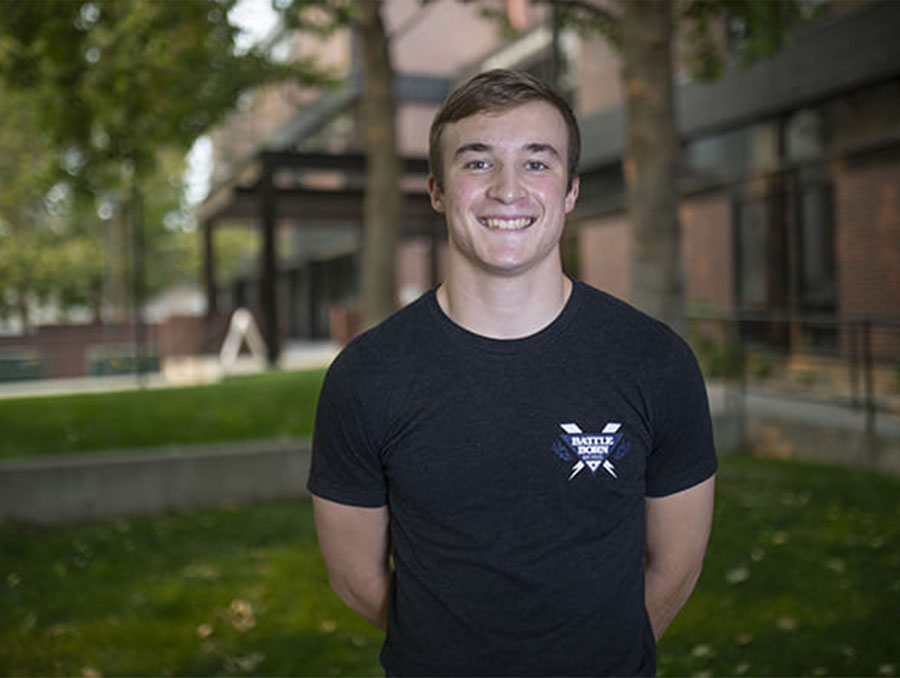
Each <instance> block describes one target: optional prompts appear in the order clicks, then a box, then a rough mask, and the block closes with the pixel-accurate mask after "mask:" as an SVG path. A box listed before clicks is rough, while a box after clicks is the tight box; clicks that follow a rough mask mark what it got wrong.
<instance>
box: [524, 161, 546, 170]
mask: <svg viewBox="0 0 900 678" xmlns="http://www.w3.org/2000/svg"><path fill="white" fill-rule="evenodd" d="M525 166H526V167H527V168H528V169H530V170H545V169H550V168H549V166H548V165H547V163H545V162H541V161H540V160H529V161H528V162H527V163H525Z"/></svg>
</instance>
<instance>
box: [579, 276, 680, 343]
mask: <svg viewBox="0 0 900 678" xmlns="http://www.w3.org/2000/svg"><path fill="white" fill-rule="evenodd" d="M576 284H577V285H578V289H579V291H580V293H581V295H582V298H583V299H584V306H585V309H584V310H585V311H586V313H582V318H583V319H586V320H587V321H588V322H593V323H596V324H598V325H603V326H604V327H605V328H607V330H613V331H616V332H618V333H621V334H627V335H628V336H630V337H631V338H632V339H646V340H649V341H664V342H665V341H669V340H672V339H677V337H678V334H677V333H676V332H675V331H674V330H672V329H671V328H670V327H669V326H668V325H666V324H665V323H663V322H661V321H659V320H657V319H656V318H654V317H652V316H650V315H647V314H646V313H645V312H643V311H641V310H640V309H638V308H637V307H635V306H632V305H631V304H629V303H628V302H627V301H625V300H623V299H620V298H619V297H616V296H613V295H612V294H610V293H608V292H604V291H603V290H600V289H597V288H596V287H592V286H591V285H589V284H587V283H585V282H581V281H579V282H577V283H576Z"/></svg>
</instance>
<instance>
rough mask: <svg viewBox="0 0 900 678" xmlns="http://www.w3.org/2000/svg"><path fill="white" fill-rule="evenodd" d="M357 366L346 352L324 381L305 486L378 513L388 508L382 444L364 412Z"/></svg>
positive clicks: (319, 494)
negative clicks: (379, 508) (378, 443)
mask: <svg viewBox="0 0 900 678" xmlns="http://www.w3.org/2000/svg"><path fill="white" fill-rule="evenodd" d="M354 363H355V361H354V359H353V357H352V356H350V355H347V353H346V352H345V353H344V354H342V355H340V356H338V358H337V359H336V360H335V362H334V363H332V365H331V367H330V368H329V370H328V372H327V374H326V375H325V381H324V382H323V384H322V390H321V392H320V394H319V403H318V407H317V409H316V422H315V429H314V431H313V445H312V461H311V464H310V470H309V480H308V481H307V485H306V486H307V489H308V490H309V491H310V492H311V493H312V494H314V495H316V496H317V497H322V498H323V499H329V500H331V501H334V502H338V503H340V504H349V505H352V506H361V507H368V508H375V507H379V506H384V505H385V504H386V503H387V488H386V481H385V477H384V471H383V468H382V464H381V456H380V454H379V451H378V448H377V442H376V441H377V438H376V436H375V432H374V431H372V430H371V428H372V426H371V424H370V423H368V422H367V417H366V414H367V413H366V411H365V409H364V403H365V401H366V398H365V395H364V392H363V391H364V387H365V385H366V376H365V374H361V373H360V371H359V370H357V369H355V368H354ZM372 406H373V404H372V403H369V407H372Z"/></svg>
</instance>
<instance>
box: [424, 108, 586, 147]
mask: <svg viewBox="0 0 900 678" xmlns="http://www.w3.org/2000/svg"><path fill="white" fill-rule="evenodd" d="M567 135H568V130H567V129H566V125H565V120H564V119H563V117H562V115H561V114H560V112H559V111H557V110H556V108H555V107H553V106H552V105H550V104H548V103H546V102H543V101H532V102H527V103H525V104H520V105H518V106H515V107H513V108H507V109H503V110H497V111H494V110H487V111H479V112H478V113H474V114H472V115H469V116H466V117H465V118H461V119H459V120H456V121H454V122H451V123H448V124H447V125H446V126H445V128H444V134H443V135H442V137H443V138H442V141H443V144H444V149H445V151H448V152H449V153H451V154H453V155H458V154H459V153H462V152H466V151H485V152H486V151H490V150H494V149H496V148H499V147H503V148H513V149H517V150H522V151H526V152H551V153H556V154H557V155H560V156H561V155H562V154H563V152H564V151H565V148H566V143H567Z"/></svg>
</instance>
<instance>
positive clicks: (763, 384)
mask: <svg viewBox="0 0 900 678" xmlns="http://www.w3.org/2000/svg"><path fill="white" fill-rule="evenodd" d="M688 327H689V330H688V340H689V341H690V343H691V345H692V347H693V348H694V351H695V352H696V354H697V357H698V359H699V361H700V363H701V366H702V368H703V370H704V374H705V376H706V377H707V379H710V380H720V381H724V382H726V383H729V384H732V385H737V387H738V389H739V392H740V393H741V394H743V395H746V393H747V391H748V389H760V390H765V391H768V392H773V393H776V394H779V395H787V396H791V397H795V398H801V399H808V400H813V401H819V402H822V401H825V402H830V403H835V404H842V405H846V406H848V407H851V408H853V409H855V410H859V411H862V412H863V413H864V417H865V430H866V433H867V434H870V435H874V433H875V430H876V420H877V417H878V416H879V415H883V416H894V415H900V319H896V318H876V317H867V316H835V315H823V314H797V313H779V312H772V311H765V312H759V311H747V310H740V311H735V312H732V313H724V314H723V313H694V314H690V315H689V316H688Z"/></svg>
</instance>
